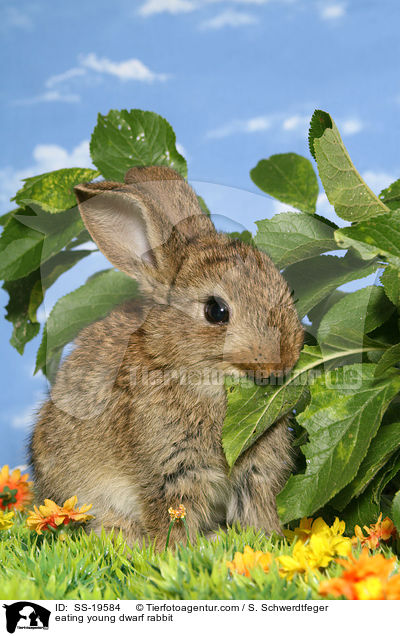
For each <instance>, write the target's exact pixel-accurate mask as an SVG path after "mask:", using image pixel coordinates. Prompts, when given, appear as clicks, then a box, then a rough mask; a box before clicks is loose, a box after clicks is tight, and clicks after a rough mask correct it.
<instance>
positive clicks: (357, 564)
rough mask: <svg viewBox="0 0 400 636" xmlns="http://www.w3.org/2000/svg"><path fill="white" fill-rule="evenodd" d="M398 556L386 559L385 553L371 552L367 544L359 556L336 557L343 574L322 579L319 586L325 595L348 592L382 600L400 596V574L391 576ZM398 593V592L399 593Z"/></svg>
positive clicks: (359, 597)
mask: <svg viewBox="0 0 400 636" xmlns="http://www.w3.org/2000/svg"><path fill="white" fill-rule="evenodd" d="M395 561H396V557H394V558H392V559H385V557H384V556H383V555H382V554H375V555H372V556H371V555H370V553H369V550H368V548H364V549H363V550H362V552H361V554H360V556H359V558H358V559H357V558H356V557H355V556H354V555H351V556H350V557H349V559H347V560H346V559H337V563H339V564H340V565H342V566H343V572H342V575H341V576H340V577H337V578H334V579H330V580H328V581H323V582H322V583H321V584H320V586H319V593H320V594H321V595H322V596H326V595H328V594H330V595H331V596H336V597H338V596H345V597H346V598H347V599H350V600H353V601H354V600H356V601H360V600H370V601H372V600H382V599H388V598H390V599H395V598H400V575H396V576H394V577H392V578H389V576H390V574H391V572H392V570H393V568H394V564H395ZM396 595H397V596H396Z"/></svg>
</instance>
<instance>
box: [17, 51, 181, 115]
mask: <svg viewBox="0 0 400 636" xmlns="http://www.w3.org/2000/svg"><path fill="white" fill-rule="evenodd" d="M90 71H91V72H94V73H100V74H103V75H113V76H114V77H118V79H119V80H121V81H129V80H136V81H139V82H148V83H151V82H154V81H165V80H167V79H168V78H169V77H170V76H169V75H167V74H166V73H155V72H154V71H151V70H150V69H149V68H148V67H147V66H146V65H145V64H143V62H141V61H140V60H138V59H136V58H131V59H129V60H123V61H122V62H113V61H112V60H109V59H108V58H106V57H102V58H100V57H98V56H97V55H96V54H95V53H89V54H88V55H82V56H81V57H80V59H79V66H74V67H72V68H70V69H68V70H66V71H64V72H63V73H59V74H57V75H52V76H50V77H49V78H48V79H47V80H46V82H45V89H46V90H45V91H44V92H43V93H40V94H39V95H34V96H33V97H26V98H23V99H17V100H15V101H14V104H17V105H20V106H27V105H32V104H39V103H43V102H67V103H76V102H80V100H81V98H80V95H79V94H77V93H76V92H73V91H71V90H68V85H69V84H70V82H71V81H73V80H75V79H76V78H81V77H83V76H85V75H87V74H88V73H89V72H90Z"/></svg>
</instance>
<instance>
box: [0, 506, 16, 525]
mask: <svg viewBox="0 0 400 636" xmlns="http://www.w3.org/2000/svg"><path fill="white" fill-rule="evenodd" d="M14 514H15V513H14V512H4V511H3V510H0V530H8V528H11V527H12V526H13V524H14V522H13V521H11V520H12V518H13V517H14Z"/></svg>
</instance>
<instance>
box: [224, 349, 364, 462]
mask: <svg viewBox="0 0 400 636" xmlns="http://www.w3.org/2000/svg"><path fill="white" fill-rule="evenodd" d="M362 351H363V349H362V348H355V349H352V350H346V351H334V352H328V353H323V352H321V350H320V348H319V347H310V346H307V345H305V346H304V347H303V350H302V352H301V354H300V357H299V360H298V362H297V364H296V366H295V367H294V369H293V370H292V372H291V373H290V375H289V376H288V377H286V378H285V379H284V382H283V383H282V384H280V385H279V386H257V385H255V384H254V383H253V382H251V381H250V380H237V381H234V380H232V379H231V378H229V379H228V380H227V383H226V389H227V412H226V416H225V421H224V425H223V428H222V445H223V448H224V452H225V455H226V458H227V462H228V464H229V466H233V464H234V463H235V461H236V460H237V458H238V457H239V456H240V455H241V453H243V452H244V451H245V450H246V449H247V448H249V447H250V446H251V445H252V444H253V443H254V442H255V441H256V439H258V437H260V435H262V434H263V433H264V431H266V430H267V429H268V428H269V427H270V426H271V425H272V424H273V423H274V422H276V420H277V419H278V418H279V417H281V416H282V415H283V414H284V413H287V412H288V411H290V410H291V409H293V408H294V406H295V405H296V404H297V403H298V402H299V400H301V398H302V397H303V395H304V393H305V391H307V390H308V384H309V381H310V378H311V379H312V377H313V375H312V372H313V370H314V369H317V367H319V366H320V365H322V364H323V365H324V367H325V368H328V367H329V365H332V364H335V363H337V361H339V360H340V359H341V358H344V357H347V356H350V355H355V354H359V353H360V352H362ZM310 373H311V375H309V374H310Z"/></svg>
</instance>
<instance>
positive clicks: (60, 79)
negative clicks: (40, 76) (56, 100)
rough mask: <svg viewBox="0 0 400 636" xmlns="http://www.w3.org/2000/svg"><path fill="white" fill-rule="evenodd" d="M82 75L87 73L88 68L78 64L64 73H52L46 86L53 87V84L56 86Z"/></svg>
mask: <svg viewBox="0 0 400 636" xmlns="http://www.w3.org/2000/svg"><path fill="white" fill-rule="evenodd" d="M82 75H86V69H84V68H80V67H79V66H76V67H74V68H70V69H69V70H68V71H65V72H64V73H59V74H58V75H52V76H51V77H49V79H48V80H47V81H46V87H47V88H53V86H56V85H57V84H62V83H64V82H66V81H68V80H70V79H72V78H73V77H81V76H82Z"/></svg>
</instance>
